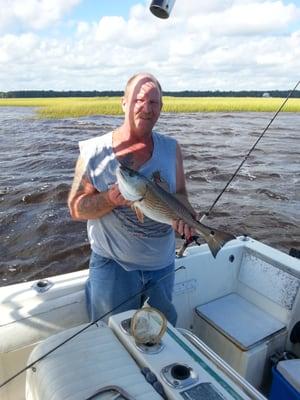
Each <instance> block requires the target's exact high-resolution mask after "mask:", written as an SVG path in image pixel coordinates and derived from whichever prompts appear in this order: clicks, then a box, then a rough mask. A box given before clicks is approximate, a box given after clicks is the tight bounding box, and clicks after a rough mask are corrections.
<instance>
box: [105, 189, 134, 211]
mask: <svg viewBox="0 0 300 400" xmlns="http://www.w3.org/2000/svg"><path fill="white" fill-rule="evenodd" d="M107 201H108V202H109V203H110V204H111V205H112V206H114V207H119V206H128V207H130V206H131V205H132V202H131V201H129V200H126V199H124V197H123V196H122V194H121V192H120V190H119V186H118V185H117V184H116V183H115V184H114V185H112V186H111V187H110V188H109V189H108V191H107Z"/></svg>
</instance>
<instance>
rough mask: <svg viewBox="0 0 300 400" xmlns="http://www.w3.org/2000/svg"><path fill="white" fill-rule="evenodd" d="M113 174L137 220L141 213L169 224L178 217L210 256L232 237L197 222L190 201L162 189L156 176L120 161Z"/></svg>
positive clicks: (141, 215) (142, 217) (216, 252)
mask: <svg viewBox="0 0 300 400" xmlns="http://www.w3.org/2000/svg"><path fill="white" fill-rule="evenodd" d="M116 176H117V183H118V186H119V190H120V193H121V194H122V196H123V197H124V198H125V199H126V200H128V201H130V202H132V208H133V209H134V210H135V212H136V215H137V218H138V220H139V221H140V222H143V220H144V215H146V216H147V217H148V218H150V219H152V220H154V221H157V222H161V223H163V224H168V225H172V223H173V221H174V220H182V221H184V222H185V223H186V224H187V225H189V226H190V227H192V228H194V229H195V231H196V232H197V233H199V234H200V235H201V236H202V237H203V238H204V240H205V241H206V243H207V244H208V247H209V249H210V251H211V253H212V255H213V257H214V258H216V256H217V254H218V252H219V251H220V250H221V248H222V247H223V246H224V245H225V244H226V243H227V242H229V241H230V240H233V239H235V238H236V237H235V236H234V235H232V234H231V233H227V232H223V231H220V230H217V229H214V228H211V227H209V226H207V225H204V224H202V223H201V222H199V221H198V220H197V219H196V217H195V212H194V210H193V208H192V207H191V205H189V203H187V202H185V201H183V198H182V197H178V196H177V195H176V194H173V193H170V192H169V191H168V190H166V188H164V187H163V185H161V184H159V183H158V182H157V179H155V180H154V181H152V180H150V179H148V178H147V177H145V176H144V175H142V174H141V173H139V172H138V171H135V170H133V169H131V168H129V167H128V166H125V165H122V164H121V165H120V166H118V168H117V171H116ZM156 176H157V175H156Z"/></svg>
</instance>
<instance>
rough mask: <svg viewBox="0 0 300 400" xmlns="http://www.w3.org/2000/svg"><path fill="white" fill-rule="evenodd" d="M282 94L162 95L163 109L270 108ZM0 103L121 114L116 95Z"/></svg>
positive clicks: (42, 113)
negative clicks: (252, 95)
mask: <svg viewBox="0 0 300 400" xmlns="http://www.w3.org/2000/svg"><path fill="white" fill-rule="evenodd" d="M283 101H284V99H282V98H261V97H164V98H163V102H164V106H163V112H167V113H179V112H184V113H189V112H241V111H253V112H274V111H276V110H277V109H278V108H279V107H280V105H281V104H282V103H283ZM0 106H15V107H16V106H17V107H18V106H19V107H37V115H38V116H39V117H41V118H66V117H81V116H89V115H120V114H122V113H123V112H122V108H121V98H120V97H65V98H34V99H29V98H27V99H0ZM282 111H285V112H300V99H289V100H288V102H287V103H286V105H285V106H284V108H283V110H282Z"/></svg>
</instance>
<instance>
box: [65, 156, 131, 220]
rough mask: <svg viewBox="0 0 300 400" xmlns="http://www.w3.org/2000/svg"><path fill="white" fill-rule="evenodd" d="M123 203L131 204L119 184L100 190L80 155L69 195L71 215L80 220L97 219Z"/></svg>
mask: <svg viewBox="0 0 300 400" xmlns="http://www.w3.org/2000/svg"><path fill="white" fill-rule="evenodd" d="M122 205H130V202H128V201H127V200H125V199H124V198H123V196H122V195H121V193H120V191H119V189H118V185H113V186H112V187H111V188H110V189H109V190H108V191H106V192H98V190H97V189H96V188H95V187H94V186H93V185H92V184H91V182H90V181H89V179H88V177H87V175H86V173H85V163H84V161H83V159H82V158H80V157H79V158H78V161H77V163H76V167H75V175H74V180H73V183H72V187H71V191H70V193H69V197H68V206H69V210H70V214H71V217H72V218H73V219H74V220H79V221H82V220H87V219H97V218H101V217H103V216H104V215H105V214H107V213H109V212H111V211H112V210H113V209H114V208H115V207H118V206H122Z"/></svg>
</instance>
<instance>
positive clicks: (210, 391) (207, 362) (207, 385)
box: [109, 311, 264, 400]
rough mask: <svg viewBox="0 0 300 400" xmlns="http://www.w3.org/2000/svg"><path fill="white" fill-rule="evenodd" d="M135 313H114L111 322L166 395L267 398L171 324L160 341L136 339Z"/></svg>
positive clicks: (218, 399) (177, 397) (178, 399)
mask: <svg viewBox="0 0 300 400" xmlns="http://www.w3.org/2000/svg"><path fill="white" fill-rule="evenodd" d="M132 315H133V312H132V311H128V312H124V313H121V314H116V315H113V316H112V317H110V319H109V326H110V327H111V329H112V330H113V332H114V333H115V334H116V336H117V337H118V339H119V340H120V342H121V343H122V344H123V345H124V347H125V348H126V349H127V350H128V352H129V353H130V354H131V355H132V357H133V358H134V359H135V361H136V362H137V364H138V365H139V366H140V367H141V369H142V371H146V372H145V376H146V379H147V374H148V375H149V378H150V379H149V380H150V381H153V382H157V387H160V388H162V389H163V392H164V395H165V396H166V398H168V399H174V400H183V399H189V400H196V399H197V400H201V399H205V400H210V399H214V400H224V399H240V400H242V399H250V398H251V399H264V397H263V396H262V395H261V394H260V393H259V392H258V391H256V390H255V389H254V388H253V387H250V389H249V384H248V383H247V382H246V381H244V380H243V379H242V378H241V377H240V376H238V374H237V373H235V372H234V371H233V370H231V374H232V376H233V378H236V379H232V376H229V374H227V373H226V372H225V370H224V369H223V370H221V369H220V368H219V366H218V365H217V362H216V360H217V356H215V355H214V354H213V353H212V352H211V354H210V356H211V357H210V358H209V357H207V355H205V354H204V353H202V352H201V351H199V349H197V348H196V347H194V346H193V345H192V344H191V342H190V341H188V340H187V339H186V338H185V337H184V336H183V335H182V334H181V333H180V332H179V331H178V330H177V329H175V328H174V327H173V326H172V325H170V324H168V326H167V330H166V333H165V334H164V336H163V337H162V339H161V342H160V343H159V344H158V345H155V346H152V345H150V346H147V345H143V346H141V345H140V344H138V343H136V341H135V339H134V337H133V336H132V335H131V331H130V328H129V326H130V319H131V317H132ZM214 357H215V359H214ZM234 380H235V382H234ZM237 381H239V384H237V383H236V382H237Z"/></svg>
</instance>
